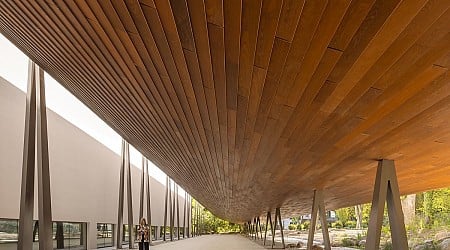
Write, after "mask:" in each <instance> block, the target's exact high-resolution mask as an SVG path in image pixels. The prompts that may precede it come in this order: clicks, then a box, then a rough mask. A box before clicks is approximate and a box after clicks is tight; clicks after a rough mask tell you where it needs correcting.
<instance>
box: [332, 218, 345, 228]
mask: <svg viewBox="0 0 450 250" xmlns="http://www.w3.org/2000/svg"><path fill="white" fill-rule="evenodd" d="M331 227H333V228H343V227H344V225H343V224H342V222H341V221H340V220H338V221H336V222H333V223H331Z"/></svg>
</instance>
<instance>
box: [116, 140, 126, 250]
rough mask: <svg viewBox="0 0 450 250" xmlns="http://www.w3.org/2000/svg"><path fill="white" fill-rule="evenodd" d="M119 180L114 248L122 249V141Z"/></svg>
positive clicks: (123, 162) (123, 150) (123, 141)
mask: <svg viewBox="0 0 450 250" xmlns="http://www.w3.org/2000/svg"><path fill="white" fill-rule="evenodd" d="M120 160H121V164H120V177H119V178H120V179H119V209H118V211H117V230H116V248H117V249H122V235H123V226H122V225H123V198H124V195H123V193H124V173H125V140H122V151H121V154H120Z"/></svg>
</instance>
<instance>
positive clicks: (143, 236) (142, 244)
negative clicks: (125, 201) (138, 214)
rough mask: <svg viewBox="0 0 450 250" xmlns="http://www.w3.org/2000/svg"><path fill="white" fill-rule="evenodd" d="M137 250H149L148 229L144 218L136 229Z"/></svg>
mask: <svg viewBox="0 0 450 250" xmlns="http://www.w3.org/2000/svg"><path fill="white" fill-rule="evenodd" d="M137 231H138V242H139V250H149V244H150V243H149V241H150V240H149V239H150V238H149V237H150V227H149V226H148V225H147V221H146V220H145V218H142V219H141V223H140V224H139V227H138V230H137Z"/></svg>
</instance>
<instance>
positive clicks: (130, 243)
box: [125, 142, 134, 249]
mask: <svg viewBox="0 0 450 250" xmlns="http://www.w3.org/2000/svg"><path fill="white" fill-rule="evenodd" d="M125 146H126V148H125V153H126V154H125V163H126V170H127V191H128V192H127V205H128V248H129V249H133V248H134V237H133V235H134V230H133V228H134V223H133V195H132V193H133V192H132V190H131V166H130V144H128V142H127V143H126V144H125Z"/></svg>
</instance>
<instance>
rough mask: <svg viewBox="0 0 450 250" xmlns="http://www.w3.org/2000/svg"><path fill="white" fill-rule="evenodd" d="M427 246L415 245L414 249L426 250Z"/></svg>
mask: <svg viewBox="0 0 450 250" xmlns="http://www.w3.org/2000/svg"><path fill="white" fill-rule="evenodd" d="M425 248H426V245H425V244H419V245H415V246H414V248H413V250H424V249H425Z"/></svg>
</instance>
